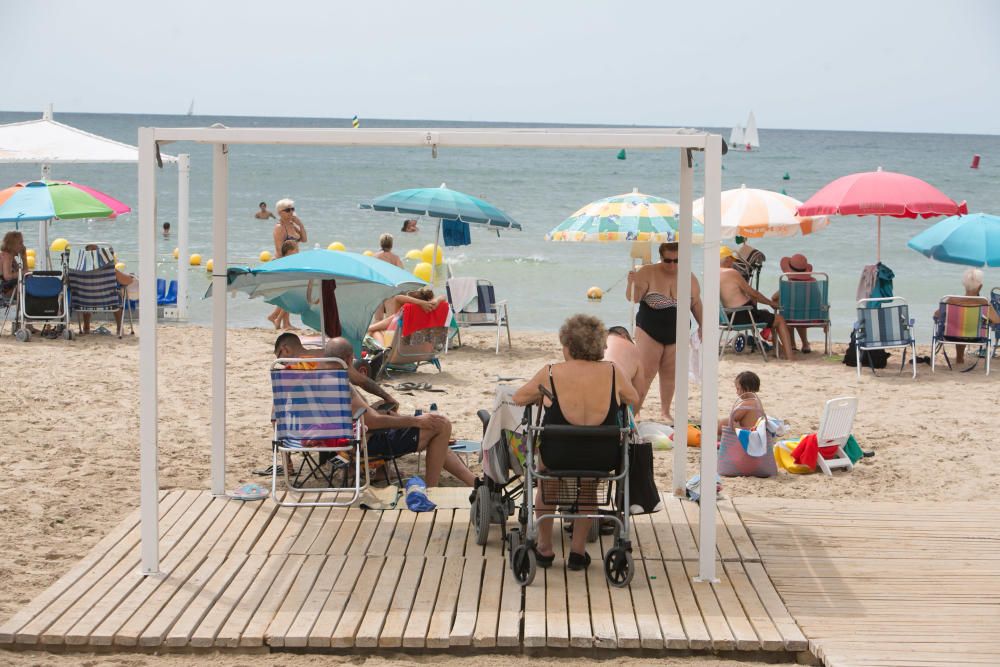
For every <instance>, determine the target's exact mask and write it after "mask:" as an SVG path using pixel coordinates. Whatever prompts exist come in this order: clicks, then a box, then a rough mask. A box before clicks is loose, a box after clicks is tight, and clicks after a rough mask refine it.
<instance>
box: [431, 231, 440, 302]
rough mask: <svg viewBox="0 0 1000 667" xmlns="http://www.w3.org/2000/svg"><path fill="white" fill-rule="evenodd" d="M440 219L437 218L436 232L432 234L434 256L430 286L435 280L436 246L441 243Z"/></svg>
mask: <svg viewBox="0 0 1000 667" xmlns="http://www.w3.org/2000/svg"><path fill="white" fill-rule="evenodd" d="M441 223H442V221H441V218H438V224H437V231H436V232H434V255H433V256H432V259H431V285H432V286H433V285H434V281H435V280H437V267H438V244H439V243H440V242H441Z"/></svg>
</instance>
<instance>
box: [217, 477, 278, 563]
mask: <svg viewBox="0 0 1000 667" xmlns="http://www.w3.org/2000/svg"><path fill="white" fill-rule="evenodd" d="M278 495H280V496H282V497H284V492H283V491H282V492H279V494H278ZM247 504H248V505H257V506H258V507H259V509H258V510H257V511H256V512H255V513H254V515H253V517H252V518H251V519H250V521H249V522H248V523H247V525H246V528H244V529H243V532H242V533H240V535H239V536H238V538H237V539H236V541H235V542H234V543H233V545H232V548H230V550H229V551H228V553H231V554H249V553H250V551H251V550H252V549H253V547H254V545H256V544H257V542H258V541H259V540H260V539H261V538H262V537H263V536H264V531H265V530H267V528H268V526H270V525H271V521H272V520H273V519H274V516H275V514H276V513H277V511H278V509H279V508H278V506H277V505H275V504H274V501H273V500H272V501H269V500H261V501H260V502H256V501H254V502H252V503H247ZM225 546H226V545H225V544H222V545H220V547H222V548H225Z"/></svg>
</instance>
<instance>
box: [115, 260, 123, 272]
mask: <svg viewBox="0 0 1000 667" xmlns="http://www.w3.org/2000/svg"><path fill="white" fill-rule="evenodd" d="M115 270H117V271H124V270H125V262H118V263H117V264H115Z"/></svg>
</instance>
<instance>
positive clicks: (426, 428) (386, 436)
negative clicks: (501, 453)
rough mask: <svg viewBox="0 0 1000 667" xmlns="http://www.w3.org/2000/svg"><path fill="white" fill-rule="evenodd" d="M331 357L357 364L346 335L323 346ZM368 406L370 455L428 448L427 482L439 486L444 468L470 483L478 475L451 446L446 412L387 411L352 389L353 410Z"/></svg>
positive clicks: (394, 454)
mask: <svg viewBox="0 0 1000 667" xmlns="http://www.w3.org/2000/svg"><path fill="white" fill-rule="evenodd" d="M323 350H324V354H325V355H326V356H328V357H335V358H337V359H342V360H343V361H344V363H345V364H347V367H348V368H351V367H352V366H353V364H354V348H353V347H351V343H350V341H348V340H347V339H346V338H331V339H330V340H328V341H327V343H326V347H324V348H323ZM360 409H364V424H365V427H366V428H367V429H368V455H369V456H400V455H402V454H412V453H414V452H423V451H426V452H427V467H426V471H427V472H426V475H425V480H426V481H427V486H429V487H430V486H437V485H438V481H439V480H440V478H441V470H442V469H444V470H447V471H448V472H450V473H451V474H452V475H454V476H455V477H457V478H458V479H459V481H461V482H462V483H463V484H465V485H466V486H472V484H473V482H474V481H475V479H476V477H475V475H473V474H472V471H470V470H469V469H468V468H467V467H465V464H464V463H462V460H461V459H460V458H458V455H457V454H455V452H453V451H451V449H450V448H449V447H448V442H449V441H450V440H451V422H450V421H449V420H448V418H447V417H445V416H444V415H442V414H438V413H425V414H422V415H420V416H413V417H409V416H403V415H398V414H385V413H382V412H379V411H378V410H375V409H374V408H372V407H371V406H370V405H369V404H368V402H367V401H365V399H364V398H362V396H361V394H360V393H359V392H358V391H357V390H356V389H353V388H352V389H351V411H352V412H354V413H357V411H358V410H360Z"/></svg>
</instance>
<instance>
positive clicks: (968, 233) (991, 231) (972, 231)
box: [906, 213, 1000, 266]
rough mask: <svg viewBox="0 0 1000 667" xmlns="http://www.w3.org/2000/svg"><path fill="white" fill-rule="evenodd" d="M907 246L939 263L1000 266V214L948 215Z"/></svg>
mask: <svg viewBox="0 0 1000 667" xmlns="http://www.w3.org/2000/svg"><path fill="white" fill-rule="evenodd" d="M906 245H907V246H909V247H910V248H913V249H914V250H916V251H917V252H919V253H921V254H923V255H924V256H926V257H930V258H931V259H936V260H938V261H939V262H948V263H949V264H964V265H966V266H1000V216H996V215H987V214H986V213H974V214H972V215H956V216H952V217H950V218H945V219H944V220H942V221H941V222H938V223H936V224H935V225H934V226H933V227H930V228H928V229H925V230H924V231H922V232H920V233H919V234H917V235H916V236H914V237H913V238H912V239H910V241H909V242H908V243H907V244H906Z"/></svg>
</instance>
